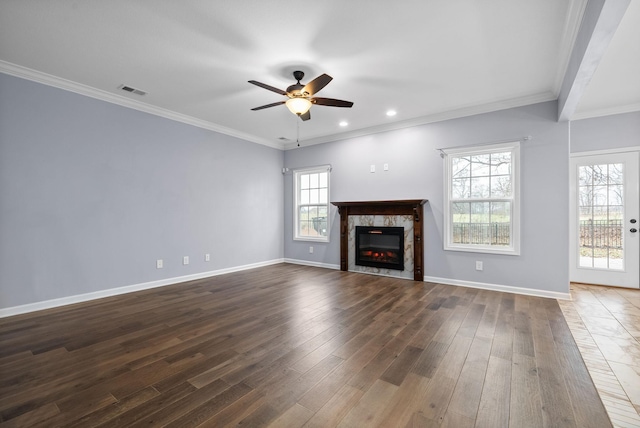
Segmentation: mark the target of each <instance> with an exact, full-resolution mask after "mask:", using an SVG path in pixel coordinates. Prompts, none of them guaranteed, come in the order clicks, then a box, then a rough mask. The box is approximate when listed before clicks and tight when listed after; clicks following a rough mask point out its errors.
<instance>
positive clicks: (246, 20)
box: [0, 0, 640, 148]
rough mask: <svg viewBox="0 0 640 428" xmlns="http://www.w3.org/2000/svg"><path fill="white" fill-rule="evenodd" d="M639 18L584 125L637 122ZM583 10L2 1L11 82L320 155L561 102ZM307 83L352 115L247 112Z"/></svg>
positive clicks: (635, 5) (575, 0)
mask: <svg viewBox="0 0 640 428" xmlns="http://www.w3.org/2000/svg"><path fill="white" fill-rule="evenodd" d="M631 3H632V4H631V5H630V6H629V8H628V10H627V12H626V14H625V16H624V18H623V20H622V22H621V23H620V26H619V28H618V30H617V31H616V33H615V35H614V37H613V40H612V42H611V44H610V46H609V48H608V50H607V52H606V53H605V55H604V57H603V59H602V62H601V63H600V65H599V67H598V69H597V71H596V73H595V74H594V76H593V78H592V80H591V83H590V85H589V86H588V88H587V90H586V91H585V93H584V96H583V98H582V100H581V102H580V104H579V105H578V107H577V109H576V112H575V117H589V116H594V115H601V114H610V113H618V112H623V111H635V110H640V79H639V78H638V76H640V49H638V47H639V43H638V42H639V41H640V0H632V1H631ZM585 5H586V0H484V1H481V2H480V1H477V0H429V1H426V0H395V1H388V0H387V1H383V0H349V1H345V0H324V1H310V0H296V1H294V0H270V1H257V0H254V1H249V0H215V1H211V0H207V1H204V0H202V1H195V0H189V1H179V2H178V1H175V0H147V1H143V0H140V1H131V0H111V1H71V0H49V1H38V0H3V1H2V2H0V71H4V72H7V73H10V74H14V75H19V76H22V77H27V78H31V79H33V80H36V81H43V82H45V83H49V84H52V85H54V86H59V87H63V88H65V89H71V90H74V91H76V92H80V93H85V94H87V95H91V96H95V97H98V98H102V99H107V100H109V101H112V102H117V103H120V104H124V105H128V106H130V107H134V108H138V109H141V110H144V111H149V112H153V113H156V114H160V115H163V116H166V117H171V118H174V119H177V120H182V121H184V122H187V123H193V124H195V125H198V126H202V127H205V128H209V129H214V130H218V131H221V132H224V133H227V134H230V135H235V136H238V137H241V138H245V139H248V140H250V141H255V142H258V143H261V144H267V145H271V146H273V147H281V148H286V147H290V146H294V145H295V140H296V138H297V134H296V133H297V132H299V138H300V141H301V142H307V143H308V144H313V143H320V142H326V141H332V140H336V139H340V138H345V137H349V136H355V135H363V134H368V133H372V132H379V131H383V130H387V129H393V128H398V127H403V126H409V125H413V124H419V123H427V122H432V121H435V120H442V119H447V118H453V117H460V116H465V115H469V114H475V113H480V112H488V111H494V110H499V109H504V108H508V107H513V106H520V105H526V104H531V103H534V102H540V101H547V100H554V99H556V98H557V97H558V93H559V90H560V86H561V84H562V79H563V77H564V74H565V70H566V68H567V63H568V59H569V55H570V52H571V49H572V48H573V43H574V40H575V37H576V33H577V31H578V27H579V25H580V22H581V18H582V14H583V12H584V9H585ZM297 69H300V70H302V71H304V72H305V73H306V76H305V78H304V79H303V81H302V83H307V82H308V81H310V80H311V79H313V78H314V77H316V76H318V75H319V74H322V73H327V74H329V75H331V76H333V78H334V80H333V81H332V82H331V83H330V84H329V85H328V86H327V87H325V88H324V89H323V90H322V91H321V92H320V93H319V94H318V96H321V97H328V98H339V99H344V100H349V101H353V102H354V106H353V108H351V109H344V108H333V107H326V106H313V107H312V109H311V117H312V118H311V120H309V121H306V122H302V121H300V120H299V119H298V118H297V117H295V116H294V115H293V114H292V113H290V112H289V111H288V110H287V109H286V107H285V106H277V107H273V108H270V109H265V110H260V111H251V110H250V109H251V108H253V107H257V106H260V105H263V104H269V103H272V102H276V101H280V100H282V99H283V97H282V96H280V95H278V94H276V93H273V92H270V91H267V90H265V89H263V88H259V87H257V86H254V85H251V84H249V83H248V82H247V81H248V80H258V81H260V82H263V83H266V84H268V85H271V86H275V87H278V88H281V89H286V87H287V86H289V85H291V84H293V83H295V81H294V79H293V77H292V76H291V73H292V72H293V71H294V70H297ZM121 84H125V85H128V86H131V87H134V88H137V89H141V90H143V91H146V92H147V95H144V96H138V95H134V94H129V93H126V92H123V91H121V90H119V89H118V87H119V86H120V85H121ZM388 109H395V110H397V115H396V116H395V117H392V118H390V117H387V116H386V114H385V113H386V111H387V110H388ZM340 121H347V122H348V123H349V125H348V126H347V127H340V126H339V122H340ZM298 126H299V129H298ZM281 137H284V138H286V139H287V140H283V139H281Z"/></svg>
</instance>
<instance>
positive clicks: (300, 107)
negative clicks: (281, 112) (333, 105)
mask: <svg viewBox="0 0 640 428" xmlns="http://www.w3.org/2000/svg"><path fill="white" fill-rule="evenodd" d="M285 104H286V105H287V108H288V109H289V111H291V113H293V114H295V115H298V116H300V115H302V114H305V113H306V112H308V111H309V109H310V108H311V101H309V100H308V99H306V98H302V97H293V98H289V99H288V100H287V102H286V103H285Z"/></svg>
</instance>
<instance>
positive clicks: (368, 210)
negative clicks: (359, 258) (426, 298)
mask: <svg viewBox="0 0 640 428" xmlns="http://www.w3.org/2000/svg"><path fill="white" fill-rule="evenodd" d="M331 203H332V204H333V205H335V206H336V207H338V212H339V213H340V270H343V271H347V270H348V269H349V267H348V259H349V258H348V251H349V250H348V248H349V244H348V239H349V236H348V233H349V232H348V230H349V216H350V215H412V216H413V240H414V246H413V264H414V268H413V279H414V280H415V281H424V269H423V266H424V258H423V254H424V243H423V241H422V236H423V229H424V228H423V226H422V225H423V210H422V206H423V205H424V204H425V203H427V199H403V200H398V201H354V202H331Z"/></svg>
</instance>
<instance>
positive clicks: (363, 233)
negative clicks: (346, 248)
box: [355, 226, 404, 270]
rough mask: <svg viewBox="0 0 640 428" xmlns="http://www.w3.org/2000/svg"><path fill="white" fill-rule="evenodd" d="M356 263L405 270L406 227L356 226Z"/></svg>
mask: <svg viewBox="0 0 640 428" xmlns="http://www.w3.org/2000/svg"><path fill="white" fill-rule="evenodd" d="M355 256H356V265H359V266H371V267H378V268H385V269H395V270H404V228H402V227H371V226H356V251H355Z"/></svg>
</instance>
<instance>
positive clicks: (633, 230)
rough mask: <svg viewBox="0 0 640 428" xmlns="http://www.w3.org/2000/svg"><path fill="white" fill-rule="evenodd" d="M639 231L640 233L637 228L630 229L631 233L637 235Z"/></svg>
mask: <svg viewBox="0 0 640 428" xmlns="http://www.w3.org/2000/svg"><path fill="white" fill-rule="evenodd" d="M637 231H638V229H635V228H633V229H629V232H631V233H636V232H637Z"/></svg>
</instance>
